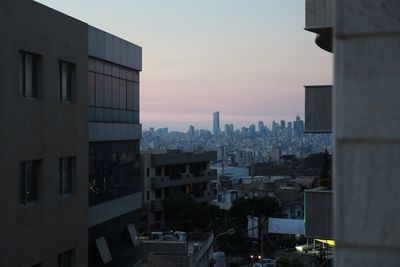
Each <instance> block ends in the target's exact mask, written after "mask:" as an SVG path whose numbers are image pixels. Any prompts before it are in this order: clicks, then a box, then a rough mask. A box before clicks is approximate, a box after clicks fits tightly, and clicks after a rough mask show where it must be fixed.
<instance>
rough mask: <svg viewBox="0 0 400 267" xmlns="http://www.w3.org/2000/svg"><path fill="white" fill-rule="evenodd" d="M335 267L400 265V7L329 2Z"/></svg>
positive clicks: (369, 1) (372, 1) (391, 2)
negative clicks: (332, 5) (332, 7)
mask: <svg viewBox="0 0 400 267" xmlns="http://www.w3.org/2000/svg"><path fill="white" fill-rule="evenodd" d="M334 35H335V44H334V53H335V88H334V90H333V94H334V97H333V98H334V110H333V112H334V125H333V127H334V142H335V144H334V145H335V151H334V153H335V157H334V158H335V159H334V188H335V194H334V198H335V200H334V206H335V213H334V226H335V240H336V244H337V245H336V250H335V253H336V255H335V266H341V267H343V266H399V264H400V226H399V225H400V212H399V207H400V1H398V0H351V1H350V0H336V20H335V33H334Z"/></svg>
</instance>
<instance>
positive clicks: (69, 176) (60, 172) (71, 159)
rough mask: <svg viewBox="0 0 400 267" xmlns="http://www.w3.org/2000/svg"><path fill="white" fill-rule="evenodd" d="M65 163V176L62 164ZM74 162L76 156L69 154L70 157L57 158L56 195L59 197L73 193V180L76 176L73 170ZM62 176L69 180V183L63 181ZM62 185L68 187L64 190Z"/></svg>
mask: <svg viewBox="0 0 400 267" xmlns="http://www.w3.org/2000/svg"><path fill="white" fill-rule="evenodd" d="M65 163H66V164H67V174H66V177H65V176H64V164H65ZM75 164H76V157H74V156H71V157H60V158H59V160H58V195H59V196H60V197H61V198H64V197H69V196H72V195H74V191H75V190H74V181H75V177H76V172H75ZM64 178H66V179H67V180H69V183H68V182H67V183H64ZM64 185H66V188H67V189H69V191H68V190H66V189H65V188H64Z"/></svg>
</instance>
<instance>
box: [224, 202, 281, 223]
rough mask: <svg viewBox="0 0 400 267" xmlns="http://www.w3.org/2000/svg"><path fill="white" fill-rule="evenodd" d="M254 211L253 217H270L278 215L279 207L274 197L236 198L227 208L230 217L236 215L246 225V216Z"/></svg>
mask: <svg viewBox="0 0 400 267" xmlns="http://www.w3.org/2000/svg"><path fill="white" fill-rule="evenodd" d="M252 213H254V216H255V217H259V218H261V217H272V216H276V215H280V213H281V208H280V205H279V203H278V201H277V200H276V199H275V198H270V197H264V198H256V197H253V198H250V199H246V198H238V199H236V200H235V201H234V202H233V205H232V207H231V208H230V210H229V216H230V217H236V218H237V219H238V220H239V222H240V223H241V224H242V225H243V226H246V225H247V216H248V215H252Z"/></svg>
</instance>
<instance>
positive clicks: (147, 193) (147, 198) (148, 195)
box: [146, 190, 150, 200]
mask: <svg viewBox="0 0 400 267" xmlns="http://www.w3.org/2000/svg"><path fill="white" fill-rule="evenodd" d="M149 199H150V191H149V190H147V192H146V200H149Z"/></svg>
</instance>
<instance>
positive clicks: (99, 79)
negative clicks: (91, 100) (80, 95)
mask: <svg viewBox="0 0 400 267" xmlns="http://www.w3.org/2000/svg"><path fill="white" fill-rule="evenodd" d="M96 107H104V75H102V74H96Z"/></svg>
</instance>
